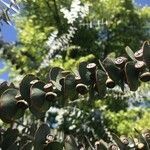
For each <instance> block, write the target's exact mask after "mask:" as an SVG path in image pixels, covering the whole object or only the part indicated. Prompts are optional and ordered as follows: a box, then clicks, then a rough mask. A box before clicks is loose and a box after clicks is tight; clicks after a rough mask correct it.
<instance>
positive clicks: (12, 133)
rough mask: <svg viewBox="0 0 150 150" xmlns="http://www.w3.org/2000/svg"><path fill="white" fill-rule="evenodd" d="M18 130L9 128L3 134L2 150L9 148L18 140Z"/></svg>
mask: <svg viewBox="0 0 150 150" xmlns="http://www.w3.org/2000/svg"><path fill="white" fill-rule="evenodd" d="M18 133H19V132H18V130H17V129H11V128H8V129H7V130H6V131H5V132H4V135H3V142H2V145H1V148H2V150H7V149H8V148H9V149H10V147H11V146H12V144H13V143H14V142H15V141H16V139H17V137H18Z"/></svg>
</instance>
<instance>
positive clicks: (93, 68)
mask: <svg viewBox="0 0 150 150" xmlns="http://www.w3.org/2000/svg"><path fill="white" fill-rule="evenodd" d="M86 68H87V69H88V70H89V71H90V72H92V73H93V72H94V71H95V70H96V64H95V63H89V64H87V66H86Z"/></svg>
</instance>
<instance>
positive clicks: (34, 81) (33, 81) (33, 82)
mask: <svg viewBox="0 0 150 150" xmlns="http://www.w3.org/2000/svg"><path fill="white" fill-rule="evenodd" d="M37 82H39V80H32V81H31V82H30V85H33V84H35V83H37Z"/></svg>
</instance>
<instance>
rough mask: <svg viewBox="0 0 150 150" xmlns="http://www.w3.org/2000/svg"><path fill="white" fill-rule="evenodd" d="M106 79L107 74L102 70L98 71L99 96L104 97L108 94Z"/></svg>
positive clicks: (97, 86)
mask: <svg viewBox="0 0 150 150" xmlns="http://www.w3.org/2000/svg"><path fill="white" fill-rule="evenodd" d="M106 80H107V75H106V73H105V72H104V71H102V70H97V71H96V89H97V91H98V95H99V98H103V97H104V96H105V94H106V84H105V83H106Z"/></svg>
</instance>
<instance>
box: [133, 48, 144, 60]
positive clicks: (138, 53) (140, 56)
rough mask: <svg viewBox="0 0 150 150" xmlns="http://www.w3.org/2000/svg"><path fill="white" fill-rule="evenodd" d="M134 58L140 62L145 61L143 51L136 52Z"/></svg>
mask: <svg viewBox="0 0 150 150" xmlns="http://www.w3.org/2000/svg"><path fill="white" fill-rule="evenodd" d="M134 57H135V58H136V59H137V60H139V61H142V60H143V49H140V50H138V51H136V52H135V53H134Z"/></svg>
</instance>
